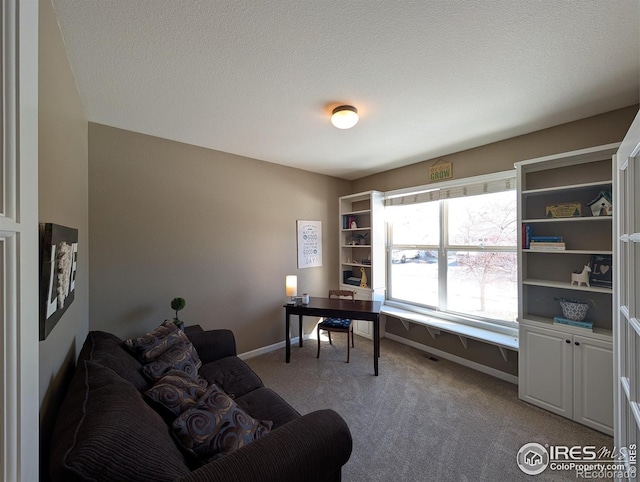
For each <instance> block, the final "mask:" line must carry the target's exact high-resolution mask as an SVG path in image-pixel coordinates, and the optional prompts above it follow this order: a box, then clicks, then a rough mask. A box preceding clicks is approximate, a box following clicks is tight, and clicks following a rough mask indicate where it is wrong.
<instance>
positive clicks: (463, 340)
mask: <svg viewBox="0 0 640 482" xmlns="http://www.w3.org/2000/svg"><path fill="white" fill-rule="evenodd" d="M458 338H460V343H462V346H463V347H465V348H467V337H466V336H462V335H458Z"/></svg>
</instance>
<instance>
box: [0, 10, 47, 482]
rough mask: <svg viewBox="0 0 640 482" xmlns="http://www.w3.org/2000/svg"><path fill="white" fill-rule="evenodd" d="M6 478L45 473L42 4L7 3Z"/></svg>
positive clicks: (1, 224)
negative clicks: (41, 433)
mask: <svg viewBox="0 0 640 482" xmlns="http://www.w3.org/2000/svg"><path fill="white" fill-rule="evenodd" d="M0 20H1V21H0V38H1V47H0V57H1V62H0V77H1V78H2V84H1V86H0V91H1V93H2V95H0V103H1V104H2V118H0V133H1V134H2V135H1V136H0V148H1V149H0V267H1V268H2V277H1V278H0V309H1V310H2V318H1V319H0V390H1V393H2V395H0V480H6V481H17V482H27V481H34V480H38V479H39V473H38V426H39V422H38V420H39V413H38V412H39V407H38V400H39V396H38V277H37V271H38V2H35V1H20V0H3V1H2V3H0Z"/></svg>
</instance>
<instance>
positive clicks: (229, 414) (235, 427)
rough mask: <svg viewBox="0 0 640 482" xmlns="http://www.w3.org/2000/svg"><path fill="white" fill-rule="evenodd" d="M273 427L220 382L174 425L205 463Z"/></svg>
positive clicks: (180, 437) (189, 448) (187, 447)
mask: <svg viewBox="0 0 640 482" xmlns="http://www.w3.org/2000/svg"><path fill="white" fill-rule="evenodd" d="M272 426H273V422H271V421H266V420H256V419H254V418H252V417H251V416H250V415H249V414H247V413H246V412H245V411H244V410H242V409H241V408H240V407H239V406H238V405H237V404H236V403H235V402H234V401H233V400H232V399H231V398H230V397H229V396H228V395H227V394H226V393H224V392H223V391H222V390H221V389H220V388H218V387H217V386H216V385H211V387H209V389H208V390H207V392H206V393H205V394H204V395H203V397H202V398H201V399H200V400H199V401H198V403H197V404H196V405H195V406H193V407H191V408H190V409H188V410H187V411H185V412H183V413H182V414H181V415H180V416H179V417H178V418H176V419H175V421H174V422H173V424H172V428H173V433H174V435H175V436H176V439H177V440H178V442H179V443H180V444H181V445H182V447H183V448H184V449H185V450H186V451H187V452H189V453H191V454H194V455H195V456H196V457H198V458H199V459H200V460H201V461H203V462H205V463H206V462H210V461H211V460H214V459H217V458H219V457H222V456H223V455H226V454H228V453H231V452H233V451H234V450H237V449H239V448H240V447H243V446H245V445H247V444H249V443H251V442H253V441H254V440H257V439H259V438H260V437H263V436H264V435H266V434H268V433H269V431H270V430H271V427H272Z"/></svg>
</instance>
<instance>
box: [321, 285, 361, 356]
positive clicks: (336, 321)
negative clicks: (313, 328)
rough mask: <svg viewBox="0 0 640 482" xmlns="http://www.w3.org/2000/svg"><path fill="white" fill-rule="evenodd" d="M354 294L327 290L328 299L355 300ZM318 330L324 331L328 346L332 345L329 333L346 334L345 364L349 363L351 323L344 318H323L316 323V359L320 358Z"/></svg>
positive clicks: (348, 291)
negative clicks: (327, 336) (327, 337)
mask: <svg viewBox="0 0 640 482" xmlns="http://www.w3.org/2000/svg"><path fill="white" fill-rule="evenodd" d="M355 297H356V294H355V292H353V291H350V290H329V298H345V299H347V298H351V299H352V300H355ZM320 330H324V331H326V332H327V334H328V335H329V344H330V345H333V343H332V342H331V332H332V331H335V332H339V333H346V334H347V363H349V352H350V349H349V333H351V346H352V347H353V346H354V344H353V322H352V321H351V320H349V319H344V318H324V319H323V320H322V321H321V322H320V323H318V333H317V335H318V354H317V355H316V358H320Z"/></svg>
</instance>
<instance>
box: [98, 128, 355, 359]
mask: <svg viewBox="0 0 640 482" xmlns="http://www.w3.org/2000/svg"><path fill="white" fill-rule="evenodd" d="M89 186H90V189H89V196H90V206H91V210H90V225H91V236H90V238H91V239H90V248H91V289H90V293H91V308H90V319H91V329H93V330H106V331H111V332H113V333H115V334H117V335H119V336H122V337H128V336H132V335H136V334H140V333H142V332H144V331H146V330H149V329H151V328H154V327H155V326H157V325H158V324H159V323H160V322H162V321H163V320H165V319H167V318H171V317H172V316H173V314H174V313H173V312H172V311H171V308H170V301H171V299H172V298H174V297H176V296H181V297H183V298H185V300H186V302H187V304H186V307H185V309H184V310H182V311H181V312H180V318H181V319H182V320H184V321H185V323H186V324H187V325H188V324H195V323H198V324H200V325H201V326H202V327H204V328H229V329H232V330H233V331H234V333H235V336H236V341H237V344H238V350H239V352H241V353H242V352H246V351H250V350H254V349H257V348H261V347H264V346H268V345H271V344H274V343H278V342H281V341H282V340H283V339H284V326H283V309H282V304H283V302H284V301H285V299H286V297H285V294H284V279H285V275H287V274H297V275H298V286H299V290H300V291H303V290H304V291H307V292H309V293H310V294H311V295H317V296H321V295H324V294H325V293H326V292H327V290H328V289H329V288H330V287H334V286H336V285H337V282H338V270H337V249H336V242H337V239H338V233H337V226H338V221H337V218H336V213H337V210H338V204H337V199H338V196H340V195H343V194H345V193H347V192H348V190H349V188H350V183H349V182H347V181H343V180H339V179H336V178H331V177H327V176H323V175H318V174H312V173H309V172H306V171H301V170H298V169H292V168H288V167H283V166H279V165H276V164H270V163H266V162H261V161H257V160H254V159H248V158H244V157H240V156H235V155H231V154H226V153H222V152H217V151H213V150H209V149H204V148H200V147H195V146H191V145H187V144H181V143H178V142H173V141H169V140H166V139H160V138H157V137H151V136H147V135H142V134H136V133H133V132H130V131H125V130H120V129H115V128H111V127H107V126H104V125H99V124H94V123H90V124H89ZM297 219H309V220H319V221H322V228H323V243H324V260H323V266H322V267H317V268H307V269H300V270H299V269H297V267H296V220H297ZM308 329H310V328H308Z"/></svg>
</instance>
